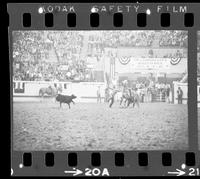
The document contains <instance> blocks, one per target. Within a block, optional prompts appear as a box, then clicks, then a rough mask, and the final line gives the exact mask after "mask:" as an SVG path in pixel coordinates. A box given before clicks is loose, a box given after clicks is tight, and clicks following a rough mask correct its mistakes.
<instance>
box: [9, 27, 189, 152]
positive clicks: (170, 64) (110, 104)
mask: <svg viewBox="0 0 200 179" xmlns="http://www.w3.org/2000/svg"><path fill="white" fill-rule="evenodd" d="M12 36H13V40H12V41H13V58H12V65H13V70H12V77H13V83H12V90H13V139H12V141H13V149H14V150H20V151H24V150H25V151H26V150H29V151H30V150H32V151H33V150H34V151H35V150H76V151H81V150H84V151H85V150H101V151H103V150H183V149H187V148H188V106H187V99H188V97H187V90H188V87H187V86H188V83H187V80H188V73H187V60H188V59H187V56H188V55H187V53H188V51H187V46H188V35H187V31H164V30H161V31H160V30H158V31H14V32H13V34H12Z"/></svg>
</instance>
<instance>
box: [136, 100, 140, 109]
mask: <svg viewBox="0 0 200 179" xmlns="http://www.w3.org/2000/svg"><path fill="white" fill-rule="evenodd" d="M136 103H137V106H138V108H139V107H140V105H139V100H137V101H136Z"/></svg>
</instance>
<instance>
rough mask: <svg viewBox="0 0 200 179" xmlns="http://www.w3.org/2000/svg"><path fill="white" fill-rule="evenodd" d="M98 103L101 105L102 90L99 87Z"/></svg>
mask: <svg viewBox="0 0 200 179" xmlns="http://www.w3.org/2000/svg"><path fill="white" fill-rule="evenodd" d="M97 103H101V90H100V86H98V89H97Z"/></svg>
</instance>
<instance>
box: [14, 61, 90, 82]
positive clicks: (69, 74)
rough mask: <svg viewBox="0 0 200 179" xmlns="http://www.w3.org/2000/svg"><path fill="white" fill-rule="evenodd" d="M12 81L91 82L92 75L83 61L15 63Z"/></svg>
mask: <svg viewBox="0 0 200 179" xmlns="http://www.w3.org/2000/svg"><path fill="white" fill-rule="evenodd" d="M13 70H14V76H13V78H14V80H22V81H92V80H93V77H92V73H91V71H89V70H87V68H86V64H85V61H83V60H80V61H72V62H71V63H68V62H66V63H62V64H60V63H52V62H51V63H50V62H45V61H42V62H38V63H35V62H32V61H26V62H16V63H14V67H13Z"/></svg>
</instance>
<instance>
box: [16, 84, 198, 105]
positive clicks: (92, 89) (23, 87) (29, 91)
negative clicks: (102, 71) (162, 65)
mask: <svg viewBox="0 0 200 179" xmlns="http://www.w3.org/2000/svg"><path fill="white" fill-rule="evenodd" d="M50 85H51V86H54V87H62V89H63V94H66V95H71V94H75V95H76V96H77V99H76V101H77V102H96V101H97V89H98V87H100V91H101V98H102V101H103V100H104V97H105V88H106V83H102V82H48V81H14V82H13V100H14V101H38V100H40V99H39V98H38V97H39V90H40V89H41V88H47V87H49V86H50ZM187 85H188V84H187V83H180V82H174V83H173V91H172V93H171V94H170V96H171V97H170V101H171V102H172V103H174V104H177V103H178V98H177V90H178V87H181V89H182V90H183V104H187V100H188V98H187V93H188V88H187ZM80 89H81V90H80ZM197 91H198V107H200V86H198V87H197ZM46 97H48V96H46ZM151 98H152V99H151V100H150V101H151V102H165V97H164V96H163V95H162V94H156V95H155V96H152V97H151ZM146 101H149V100H146V99H144V102H146ZM150 101H149V102H150Z"/></svg>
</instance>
